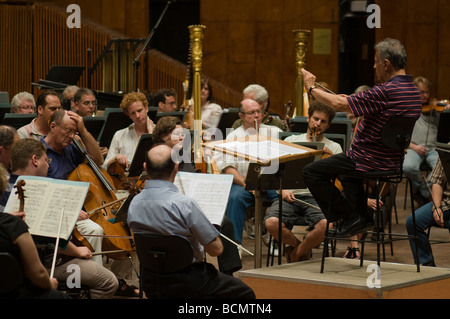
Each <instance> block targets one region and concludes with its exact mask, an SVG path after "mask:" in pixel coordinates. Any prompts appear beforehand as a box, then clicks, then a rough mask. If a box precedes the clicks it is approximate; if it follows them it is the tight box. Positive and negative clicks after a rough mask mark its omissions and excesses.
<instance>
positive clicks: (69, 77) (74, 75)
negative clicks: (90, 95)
mask: <svg viewBox="0 0 450 319" xmlns="http://www.w3.org/2000/svg"><path fill="white" fill-rule="evenodd" d="M83 71H84V66H75V65H73V66H72V65H54V66H52V67H51V68H50V70H49V71H48V73H47V76H46V77H45V80H46V81H51V82H55V83H64V84H67V85H77V83H78V81H79V80H80V77H81V74H82V73H83ZM67 85H66V86H67Z"/></svg>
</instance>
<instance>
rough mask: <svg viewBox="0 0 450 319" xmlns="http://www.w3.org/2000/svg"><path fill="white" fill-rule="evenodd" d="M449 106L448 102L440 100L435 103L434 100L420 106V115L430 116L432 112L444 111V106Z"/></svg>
mask: <svg viewBox="0 0 450 319" xmlns="http://www.w3.org/2000/svg"><path fill="white" fill-rule="evenodd" d="M448 104H449V101H448V100H440V101H436V100H435V99H434V100H433V101H431V102H430V103H428V104H425V105H422V113H423V114H430V113H432V112H438V113H440V112H443V111H445V109H446V106H447V105H448Z"/></svg>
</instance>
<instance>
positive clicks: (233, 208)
mask: <svg viewBox="0 0 450 319" xmlns="http://www.w3.org/2000/svg"><path fill="white" fill-rule="evenodd" d="M239 117H240V118H241V120H242V125H241V126H240V127H238V128H237V129H236V130H234V131H232V132H231V133H230V134H228V136H227V138H226V139H227V140H234V139H236V138H241V137H245V136H249V135H254V134H255V133H256V128H255V122H256V123H257V125H258V134H260V135H265V136H271V137H272V138H276V139H278V133H279V132H281V129H279V128H278V127H276V126H270V125H265V124H261V121H262V111H261V105H260V104H258V102H256V101H254V100H251V99H245V100H243V101H242V102H241V104H240V108H239ZM217 153H218V152H216V154H215V158H216V162H217V166H218V167H219V169H220V171H221V172H222V173H223V174H232V175H233V185H232V186H231V191H230V197H229V199H228V205H227V216H228V217H229V218H230V219H231V221H232V222H233V226H234V236H235V238H236V240H237V241H238V242H239V243H242V234H243V229H244V221H245V217H246V210H247V208H249V207H251V206H252V205H253V204H254V202H255V197H254V195H253V194H252V193H251V192H249V191H247V190H246V189H245V178H246V176H247V170H248V166H249V162H248V161H245V160H241V159H238V158H235V157H233V156H221V154H217ZM266 193H267V197H268V199H269V200H274V199H276V198H277V194H276V191H274V190H267V191H266Z"/></svg>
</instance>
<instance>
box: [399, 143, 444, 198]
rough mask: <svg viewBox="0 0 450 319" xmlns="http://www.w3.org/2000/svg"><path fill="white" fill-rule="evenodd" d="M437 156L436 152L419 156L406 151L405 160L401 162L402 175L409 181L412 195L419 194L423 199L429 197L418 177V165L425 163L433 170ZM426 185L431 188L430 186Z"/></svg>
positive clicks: (409, 150)
mask: <svg viewBox="0 0 450 319" xmlns="http://www.w3.org/2000/svg"><path fill="white" fill-rule="evenodd" d="M438 156H439V154H438V152H437V151H436V150H431V151H428V152H427V155H425V156H420V155H419V154H417V153H416V152H415V151H413V150H412V149H410V148H409V149H408V150H407V152H406V155H405V160H404V161H403V173H404V174H405V176H406V177H408V178H409V179H410V180H411V184H412V185H411V187H412V191H413V194H416V193H417V192H420V195H422V196H423V197H425V198H429V197H430V192H429V191H428V188H427V186H426V185H425V184H424V183H423V182H422V179H421V176H420V165H421V164H422V163H426V164H427V165H428V166H429V167H430V168H431V169H433V168H434V166H435V165H436V162H437V159H438ZM428 185H429V186H430V187H431V184H428Z"/></svg>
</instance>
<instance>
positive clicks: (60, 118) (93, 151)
mask: <svg viewBox="0 0 450 319" xmlns="http://www.w3.org/2000/svg"><path fill="white" fill-rule="evenodd" d="M49 123H50V124H49V132H48V134H47V135H45V136H43V137H42V138H41V141H42V142H44V144H45V146H46V147H47V155H48V157H49V158H51V159H52V162H51V165H50V167H49V170H48V177H52V178H57V179H67V177H68V176H69V174H70V173H71V172H72V171H73V170H74V169H75V168H77V167H78V165H80V164H81V163H83V162H84V160H85V156H84V154H83V153H81V152H80V151H79V150H78V148H77V146H76V145H75V144H73V143H72V141H73V139H74V138H75V137H76V136H77V138H80V139H81V141H82V142H83V143H84V145H85V147H86V152H87V154H88V155H89V157H91V158H92V160H93V161H94V162H95V163H96V164H97V165H99V166H101V165H102V164H103V156H102V154H101V151H100V147H99V145H98V143H97V141H96V140H95V139H94V137H93V136H92V135H91V133H89V132H88V130H87V129H86V127H85V126H84V122H83V118H82V117H81V116H79V115H78V114H76V113H74V112H72V111H66V110H58V111H57V112H55V113H54V114H53V115H52V116H51V118H50V120H49ZM77 134H78V135H77Z"/></svg>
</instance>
